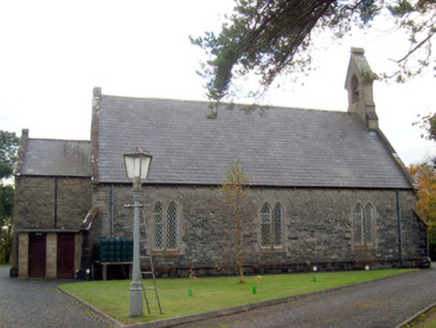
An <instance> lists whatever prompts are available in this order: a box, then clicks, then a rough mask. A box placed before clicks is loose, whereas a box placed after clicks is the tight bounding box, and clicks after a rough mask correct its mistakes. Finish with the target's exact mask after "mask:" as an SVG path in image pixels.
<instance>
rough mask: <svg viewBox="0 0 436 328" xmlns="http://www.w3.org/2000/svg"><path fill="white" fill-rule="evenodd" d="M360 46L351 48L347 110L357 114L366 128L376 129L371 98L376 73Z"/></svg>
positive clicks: (375, 116) (347, 78)
mask: <svg viewBox="0 0 436 328" xmlns="http://www.w3.org/2000/svg"><path fill="white" fill-rule="evenodd" d="M364 54H365V51H364V50H363V49H362V48H351V57H350V63H349V64H348V71H347V77H346V80H345V89H346V90H347V92H348V111H349V112H354V113H357V114H358V115H359V117H360V118H361V119H362V121H363V122H364V123H365V124H366V126H367V128H368V130H378V117H377V114H376V112H375V104H374V98H373V87H372V85H373V82H374V80H375V79H376V77H377V76H376V74H374V73H373V71H372V70H371V67H370V66H369V64H368V62H367V61H366V58H365V55H364Z"/></svg>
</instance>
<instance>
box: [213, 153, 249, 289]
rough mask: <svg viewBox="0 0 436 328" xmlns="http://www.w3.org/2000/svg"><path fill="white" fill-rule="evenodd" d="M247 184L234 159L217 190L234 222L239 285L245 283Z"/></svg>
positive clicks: (238, 162)
mask: <svg viewBox="0 0 436 328" xmlns="http://www.w3.org/2000/svg"><path fill="white" fill-rule="evenodd" d="M247 184H248V177H247V175H246V174H245V173H244V167H243V165H242V162H241V160H240V159H236V160H234V161H233V162H232V163H231V166H230V170H229V171H228V172H227V177H226V181H225V182H224V183H223V184H222V186H221V187H220V190H219V191H220V194H221V196H222V197H223V198H224V201H225V203H226V204H228V205H229V206H230V209H231V210H232V218H233V219H234V221H235V222H236V235H237V237H236V239H237V255H238V271H239V283H244V282H245V280H244V270H243V240H242V230H243V224H244V222H243V221H244V217H243V214H244V209H245V206H246V204H247V202H248V199H249V197H250V189H249V187H248V185H247Z"/></svg>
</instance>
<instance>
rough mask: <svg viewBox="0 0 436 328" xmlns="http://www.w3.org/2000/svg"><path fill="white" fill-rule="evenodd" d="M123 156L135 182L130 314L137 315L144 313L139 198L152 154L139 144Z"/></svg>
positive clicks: (130, 176) (128, 172)
mask: <svg viewBox="0 0 436 328" xmlns="http://www.w3.org/2000/svg"><path fill="white" fill-rule="evenodd" d="M123 156H124V165H125V166H126V172H127V176H128V178H129V179H130V180H132V182H133V201H134V202H133V210H134V212H133V213H134V214H133V271H132V282H131V283H130V316H131V317H137V316H141V315H143V314H144V299H143V297H142V284H141V267H140V266H141V264H140V245H139V208H140V207H141V206H142V205H141V204H140V203H139V200H140V198H141V184H142V182H143V181H144V180H145V179H147V177H148V171H149V169H150V164H151V159H152V156H151V155H150V154H149V153H148V152H146V151H145V150H144V149H142V148H141V147H139V146H138V147H136V148H135V149H134V150H133V151H131V152H128V153H125V154H124V155H123Z"/></svg>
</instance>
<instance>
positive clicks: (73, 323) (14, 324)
mask: <svg viewBox="0 0 436 328" xmlns="http://www.w3.org/2000/svg"><path fill="white" fill-rule="evenodd" d="M65 282H71V280H70V281H65V280H64V281H62V280H57V281H52V280H36V279H29V280H20V279H18V278H9V267H4V266H3V267H0V328H27V327H32V328H40V327H41V328H43V327H44V328H58V327H80V328H106V327H110V325H108V324H106V323H105V322H103V321H102V320H101V319H100V317H99V316H97V315H96V314H94V313H93V312H92V311H90V310H88V309H87V308H85V307H84V306H83V305H82V304H80V303H79V302H77V301H75V300H73V299H71V298H69V297H68V296H66V295H65V294H63V293H62V292H60V291H59V290H58V289H57V288H56V287H57V286H58V285H61V284H63V283H65Z"/></svg>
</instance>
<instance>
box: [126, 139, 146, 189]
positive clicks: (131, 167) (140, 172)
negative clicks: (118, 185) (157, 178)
mask: <svg viewBox="0 0 436 328" xmlns="http://www.w3.org/2000/svg"><path fill="white" fill-rule="evenodd" d="M151 159H152V156H151V155H150V154H149V153H147V152H146V151H145V150H143V149H142V148H141V147H136V148H135V150H134V151H132V152H129V153H126V154H124V165H125V166H126V172H127V176H128V178H129V179H130V180H132V181H133V184H134V185H135V186H136V187H139V186H140V185H141V183H142V182H143V181H144V180H145V179H147V177H148V172H149V169H150V164H151Z"/></svg>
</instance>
